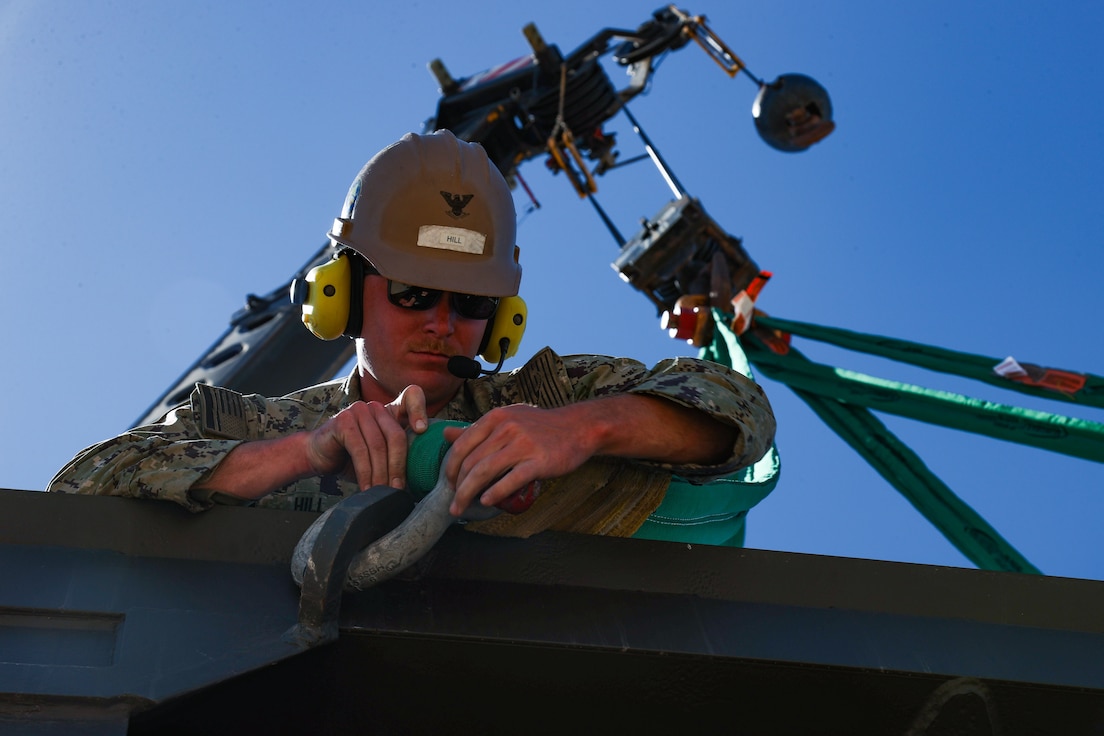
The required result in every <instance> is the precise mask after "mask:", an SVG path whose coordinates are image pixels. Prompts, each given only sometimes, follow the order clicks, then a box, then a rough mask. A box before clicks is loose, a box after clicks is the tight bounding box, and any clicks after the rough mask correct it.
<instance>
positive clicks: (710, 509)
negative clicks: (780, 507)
mask: <svg viewBox="0 0 1104 736" xmlns="http://www.w3.org/2000/svg"><path fill="white" fill-rule="evenodd" d="M713 316H714V320H715V321H716V323H717V324H719V325H721V324H728V323H729V322H731V321H732V315H731V314H729V315H727V316H726V315H725V314H724V313H723V312H720V311H718V310H714V313H713ZM699 357H701V358H703V359H705V360H711V361H713V362H714V363H720V364H722V365H727V366H729V367H730V368H732V369H733V370H735V371H737V372H738V373H741V374H743V375H745V376H747V377H748V378H751V379H754V376H753V375H752V372H751V364H750V363H749V362H748V359H747V356H745V355H744V350H743V348H741V347H740V341H739V339H738V338H737V337H736V335H735V333H733V332H732V331H731V330H729V329H727V328H725V327H721V328H718V329H716V330H715V331H714V334H713V342H712V344H710V345H706V346H704V347H703V348H702V349H701V351H700V354H699ZM781 466H782V464H781V460H780V459H779V456H778V450H777V449H776V448H775V446H774V445H773V444H772V445H771V448H770V450H768V451H767V453H766V454H765V455H763V457H762V458H760V459H759V461H758V462H756V463H755V464H753V465H750V466H748V467H746V468H743V469H742V470H739V471H737V472H736V473H733V474H732V475H730V476H728V477H726V478H718V479H717V480H714V481H711V482H709V483H705V484H701V485H694V484H692V483H690V482H688V481H686V480H685V479H682V478H679V477H678V476H674V477H673V478H672V479H671V484H670V485H669V486H668V487H667V494H666V495H665V496H664V497H663V502H662V503H660V505H659V508H657V509H656V510H655V511H654V512H652V514H651V515H650V516H649V517H648V518H647V519H646V520H645V521H644V524H643V525H641V527H640V529H638V530H637V531H636V532H635V533H634V534H633V535H632V536H633V538H635V539H659V540H665V541H671V542H687V543H694V544H710V545H718V546H728V547H742V546H744V539H745V535H746V532H747V513H748V511H750V510H751V509H752V508H753V507H754V506H755V505H756V504H758V503H759V502H760V501H762V500H763V499H764V498H766V497H767V496H768V495H769V494H770V492H771V491H773V490H774V488H775V486H776V485H778V477H779V473H780V471H781Z"/></svg>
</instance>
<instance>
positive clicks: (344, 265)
mask: <svg viewBox="0 0 1104 736" xmlns="http://www.w3.org/2000/svg"><path fill="white" fill-rule="evenodd" d="M363 288H364V268H363V264H362V263H361V260H360V258H357V257H355V256H350V255H348V254H347V253H338V254H337V255H335V256H334V257H333V259H332V260H331V261H329V262H328V263H324V264H322V265H321V266H315V267H314V268H312V269H311V270H310V271H308V272H307V275H306V276H305V277H304V278H303V279H295V280H294V281H292V282H291V302H292V304H301V305H302V307H303V324H304V325H306V326H307V329H308V330H310V331H311V332H313V333H314V334H315V336H317V337H320V338H321V339H323V340H336V339H337V338H339V337H341V336H342V335H348V336H350V337H360V327H361V321H362V319H363V311H364V309H363V306H362V305H363V300H364V292H363Z"/></svg>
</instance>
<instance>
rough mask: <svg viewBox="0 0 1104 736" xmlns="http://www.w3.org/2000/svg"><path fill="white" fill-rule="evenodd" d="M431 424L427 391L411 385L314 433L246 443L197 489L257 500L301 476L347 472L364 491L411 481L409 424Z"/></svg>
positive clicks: (422, 426) (421, 428)
mask: <svg viewBox="0 0 1104 736" xmlns="http://www.w3.org/2000/svg"><path fill="white" fill-rule="evenodd" d="M428 426H429V418H428V417H427V416H426V400H425V393H424V392H423V391H422V389H421V388H420V387H418V386H408V387H407V388H406V389H404V390H403V392H402V393H400V394H399V395H398V396H397V397H396V398H395V400H394V401H391V402H390V403H387V404H382V403H380V402H378V401H369V402H363V401H360V402H357V403H356V404H353V405H352V406H349V407H346V408H345V409H344V410H342V411H341V412H340V413H338V414H336V415H335V416H334V417H333V418H331V419H330V420H328V421H327V422H326V423H325V424H323V425H321V426H320V427H318V428H317V429H314V430H312V431H310V432H296V433H295V434H292V435H288V436H286V437H280V438H278V439H271V440H257V441H254V442H243V443H241V444H240V445H238V446H237V447H235V448H234V449H233V450H231V451H230V453H229V454H228V455H227V456H226V457H225V458H223V460H222V462H221V463H219V464H218V466H217V467H216V468H215V469H214V471H212V472H211V474H210V475H209V476H207V477H206V478H205V479H204V480H203V481H202V482H201V483H197V484H196V485H195V486H194V488H196V489H205V488H210V489H214V490H217V491H221V492H223V493H228V494H230V495H232V496H238V497H239V498H248V499H257V498H260V497H262V496H265V495H267V494H269V493H271V492H272V491H274V490H276V489H277V488H281V487H283V486H285V485H287V484H288V483H291V482H292V481H295V480H298V479H299V478H306V477H309V476H312V475H328V474H331V473H341V474H343V475H345V476H346V477H348V478H349V479H351V480H355V481H356V483H357V486H358V487H360V488H361V490H367V489H368V488H371V487H372V486H376V485H391V486H394V487H396V488H402V487H403V486H404V485H405V484H406V450H407V438H406V428H407V427H409V428H411V429H413V430H414V431H415V432H417V433H419V434H420V433H422V432H424V431H425V430H426V427H428Z"/></svg>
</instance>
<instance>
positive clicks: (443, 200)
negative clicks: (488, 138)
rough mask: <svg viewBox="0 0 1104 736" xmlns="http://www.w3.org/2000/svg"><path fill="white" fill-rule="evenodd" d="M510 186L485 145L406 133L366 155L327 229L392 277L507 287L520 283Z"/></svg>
mask: <svg viewBox="0 0 1104 736" xmlns="http://www.w3.org/2000/svg"><path fill="white" fill-rule="evenodd" d="M516 235H517V221H516V214H515V211H514V200H513V196H512V195H511V194H510V187H509V186H508V185H507V184H506V180H505V179H504V178H503V177H502V174H501V173H500V172H499V170H498V168H497V167H496V166H495V165H494V163H492V162H491V160H490V158H489V157H488V156H487V154H486V152H485V151H484V150H483V147H482V146H480V145H478V144H475V143H468V142H466V141H462V140H460V139H459V138H457V137H456V136H455V135H453V133H452V132H451V131H449V130H438V131H436V132H435V133H432V134H429V135H418V134H415V133H408V134H406V135H405V136H403V137H402V138H401V139H400V140H399V141H397V142H396V143H393V144H392V145H390V146H388V147H387V148H385V149H383V150H382V151H380V152H379V153H377V154H376V155H375V156H373V157H372V160H371V161H369V162H368V163H366V164H365V165H364V168H362V169H361V170H360V173H359V174H357V177H356V179H354V180H353V183H352V186H350V187H349V194H348V195H347V196H346V198H345V206H344V207H343V208H342V211H341V217H339V218H337V219H336V220H334V224H333V228H332V229H331V230H330V232H329V237H330V239H331V240H332V241H333V242H334V243H337V244H339V245H343V246H345V247H347V248H351V249H352V250H355V251H356V252H357V253H359V254H360V255H362V256H363V257H364V258H366V259H367V260H368V261H369V262H370V263H371V264H372V265H373V266H374V267H375V268H376V270H377V271H379V272H380V274H382V275H383V276H385V277H386V278H389V279H393V280H395V281H401V282H403V283H407V284H412V285H416V286H424V287H426V288H428V289H442V290H444V291H455V292H462V293H467V294H482V295H486V296H514V295H516V294H517V293H518V287H519V285H520V284H521V265H520V264H519V263H518V258H517V246H516V245H515V242H514V240H515V237H516Z"/></svg>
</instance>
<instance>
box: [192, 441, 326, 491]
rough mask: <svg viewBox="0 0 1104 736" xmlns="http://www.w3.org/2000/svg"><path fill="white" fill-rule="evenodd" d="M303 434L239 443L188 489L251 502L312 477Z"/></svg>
mask: <svg viewBox="0 0 1104 736" xmlns="http://www.w3.org/2000/svg"><path fill="white" fill-rule="evenodd" d="M306 441H307V435H306V433H303V432H298V433H296V434H292V435H288V436H286V437H280V438H277V439H271V440H257V441H254V442H243V443H242V444H240V445H238V446H237V447H235V448H234V449H233V450H231V451H230V452H229V453H228V454H227V455H226V457H224V458H223V459H222V462H220V463H219V464H218V465H217V466H216V467H215V469H214V470H212V471H211V473H210V474H209V475H208V476H207V477H206V478H203V479H202V480H200V481H198V482H197V483H196V484H195V485H193V486H192V488H193V490H211V491H219V492H221V493H226V494H229V495H231V496H236V497H238V498H244V499H251V500H255V499H258V498H261V497H262V496H265V495H267V494H269V493H271V492H272V491H274V490H276V489H277V488H281V487H283V486H285V485H287V484H288V483H291V482H292V481H296V480H299V479H300V478H305V477H307V476H308V475H310V474H311V473H312V469H311V467H310V464H309V463H308V462H307V459H306V458H307V455H306V452H305V449H304V445H305V442H306Z"/></svg>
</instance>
